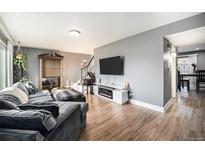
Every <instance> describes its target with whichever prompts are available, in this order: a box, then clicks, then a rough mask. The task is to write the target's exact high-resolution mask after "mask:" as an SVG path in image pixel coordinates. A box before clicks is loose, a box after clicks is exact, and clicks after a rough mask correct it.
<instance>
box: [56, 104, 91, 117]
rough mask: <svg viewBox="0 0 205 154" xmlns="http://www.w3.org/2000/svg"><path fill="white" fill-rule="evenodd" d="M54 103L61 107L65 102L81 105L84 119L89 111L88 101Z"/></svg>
mask: <svg viewBox="0 0 205 154" xmlns="http://www.w3.org/2000/svg"><path fill="white" fill-rule="evenodd" d="M53 103H56V104H58V105H59V107H60V108H61V106H62V105H64V104H68V105H80V108H81V116H82V119H83V118H84V117H85V116H86V113H87V111H88V103H86V102H70V101H55V102H53Z"/></svg>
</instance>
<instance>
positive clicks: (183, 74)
mask: <svg viewBox="0 0 205 154" xmlns="http://www.w3.org/2000/svg"><path fill="white" fill-rule="evenodd" d="M179 76H180V77H179V80H180V81H179V82H178V83H179V85H178V88H179V89H181V83H182V86H183V82H181V81H183V79H184V77H197V76H198V74H197V73H180V75H179ZM188 89H190V87H188Z"/></svg>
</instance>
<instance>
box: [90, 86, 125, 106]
mask: <svg viewBox="0 0 205 154" xmlns="http://www.w3.org/2000/svg"><path fill="white" fill-rule="evenodd" d="M93 92H94V94H95V95H98V96H101V97H103V98H106V99H109V100H111V101H113V102H116V103H118V104H121V105H122V104H125V103H127V101H128V90H123V89H116V88H113V87H108V86H104V85H93Z"/></svg>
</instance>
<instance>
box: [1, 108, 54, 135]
mask: <svg viewBox="0 0 205 154" xmlns="http://www.w3.org/2000/svg"><path fill="white" fill-rule="evenodd" d="M55 125H56V121H55V119H54V118H53V116H52V114H51V113H50V112H48V111H45V110H38V111H37V110H26V111H24V110H18V109H13V110H0V126H1V128H10V129H23V130H37V131H39V132H40V133H41V134H42V135H43V136H45V135H47V134H48V132H49V131H50V130H52V129H53V128H54V127H55Z"/></svg>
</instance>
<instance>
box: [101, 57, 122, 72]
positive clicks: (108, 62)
mask: <svg viewBox="0 0 205 154" xmlns="http://www.w3.org/2000/svg"><path fill="white" fill-rule="evenodd" d="M123 70H124V69H123V58H122V57H120V56H116V57H110V58H104V59H100V74H107V75H123V73H124V72H123Z"/></svg>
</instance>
